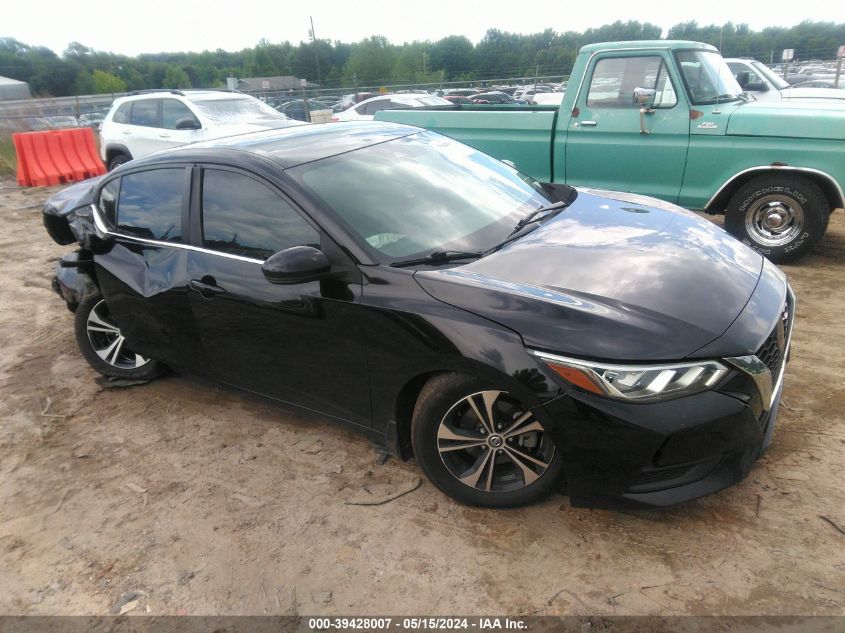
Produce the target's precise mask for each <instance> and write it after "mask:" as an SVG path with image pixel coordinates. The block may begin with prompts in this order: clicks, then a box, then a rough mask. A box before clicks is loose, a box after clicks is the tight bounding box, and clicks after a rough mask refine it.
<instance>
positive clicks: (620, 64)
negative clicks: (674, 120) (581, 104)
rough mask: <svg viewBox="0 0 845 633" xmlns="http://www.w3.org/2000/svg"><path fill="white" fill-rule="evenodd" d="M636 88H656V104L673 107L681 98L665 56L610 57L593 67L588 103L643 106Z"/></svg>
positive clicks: (637, 107) (588, 105)
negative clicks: (637, 97) (678, 96)
mask: <svg viewBox="0 0 845 633" xmlns="http://www.w3.org/2000/svg"><path fill="white" fill-rule="evenodd" d="M635 88H649V89H652V90H654V91H655V98H654V107H656V108H671V107H672V106H674V105H675V104H676V103H677V102H678V98H677V95H676V94H675V90H674V87H673V86H672V81H671V80H670V79H669V75H668V73H667V72H666V64H664V63H663V59H662V58H661V57H658V56H656V55H655V56H636V57H606V58H604V59H600V60H599V61H598V62H596V65H595V67H594V68H593V76H592V79H591V80H590V90H589V92H588V93H587V107H590V108H632V109H634V108H636V109H639V107H640V106H639V105H638V104H636V103H634V89H635Z"/></svg>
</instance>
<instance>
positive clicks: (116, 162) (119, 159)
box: [109, 153, 132, 171]
mask: <svg viewBox="0 0 845 633" xmlns="http://www.w3.org/2000/svg"><path fill="white" fill-rule="evenodd" d="M130 160H132V159H131V158H129V156H127V155H126V154H124V153H120V154H115V155H114V156H112V158H111V160H110V161H109V171H112V170H114V169H117V168H118V167H120V166H121V165H123V164H125V163H128V162H129V161H130Z"/></svg>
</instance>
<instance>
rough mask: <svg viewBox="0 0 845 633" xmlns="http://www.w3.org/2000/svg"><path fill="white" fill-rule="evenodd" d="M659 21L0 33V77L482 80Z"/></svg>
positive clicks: (42, 84)
mask: <svg viewBox="0 0 845 633" xmlns="http://www.w3.org/2000/svg"><path fill="white" fill-rule="evenodd" d="M661 35H662V30H661V28H660V27H658V26H656V25H654V24H650V23H648V22H638V21H629V22H621V21H617V22H614V23H613V24H607V25H604V26H601V27H598V28H591V29H587V30H586V31H584V32H583V33H578V32H575V31H565V32H557V31H554V30H552V29H546V30H545V31H543V32H541V33H532V34H529V35H522V34H517V33H508V32H505V31H500V30H498V29H490V30H488V31H487V33H486V34H485V35H484V37H483V38H482V39H481V41H480V42H478V43H477V44H473V43H472V42H471V41H470V40H469V39H467V38H466V37H464V36H462V35H452V36H449V37H445V38H443V39H441V40H438V41H436V42H430V41H426V42H419V41H415V42H411V43H405V44H393V43H391V42H390V41H389V40H388V39H387V38H386V37H384V36H380V35H374V36H371V37H369V38H367V39H364V40H362V41H360V42H357V43H345V42H339V41H329V40H317V41H314V42H300V43H298V44H292V43H291V42H281V43H273V42H269V41H267V40H262V41H260V42H259V43H258V44H257V45H256V46H254V47H252V48H245V49H243V50H240V51H234V52H229V51H224V50H222V49H217V50H215V51H203V52H201V53H193V52H189V53H155V54H143V55H138V56H136V57H129V56H126V55H117V54H114V53H106V52H102V51H96V50H94V49H92V48H89V47H87V46H84V45H83V44H80V43H78V42H73V43H71V44H70V45H69V46H68V48H67V49H66V50H65V51H64V52H63V53H62V54H61V55H57V54H56V53H54V52H53V51H52V50H50V49H48V48H45V47H40V46H30V45H28V44H25V43H23V42H20V41H18V40H16V39H14V38H11V37H2V38H0V75H2V76H6V77H11V78H13V79H18V80H21V81H26V82H28V83H29V84H30V87H31V89H32V91H33V93H34V94H36V95H38V96H67V95H83V94H97V93H110V92H124V91H126V90H140V89H145V88H192V87H193V88H215V87H221V86H224V85H225V82H226V77H268V76H279V75H293V76H296V77H303V78H306V79H308V80H309V81H310V82H315V83H319V84H320V85H321V87H323V88H325V89H340V88H343V89H349V88H355V87H365V86H379V85H388V84H394V85H395V84H402V83H408V84H415V83H416V84H419V83H436V82H438V81H483V80H491V79H500V78H505V77H534V76H535V75H541V76H542V75H566V74H568V73H569V71H570V70H571V69H572V65H573V62H574V61H575V56H576V55H577V53H578V50H579V49H580V47H581V46H584V45H585V44H591V43H595V42H605V41H623V40H644V39H660V37H661ZM666 37H667V38H668V39H688V40H695V41H700V42H707V43H709V44H713V45H715V46H718V47H720V50H721V51H722V53H723V54H724V55H725V56H730V57H738V56H749V57H756V58H757V59H760V60H761V61H764V62H770V61H775V62H776V61H779V60H780V55H781V50H782V49H784V48H792V49H795V55H796V60H800V59H831V58H832V57H833V55H834V53H835V51H836V49H837V47H838V46H840V45H841V44H845V23H843V24H837V23H833V22H810V21H806V22H802V23H800V24H797V25H795V26H790V27H780V26H774V27H767V28H764V29H762V30H761V31H753V30H751V29H749V27H748V25H746V24H739V25H734V24H732V23H730V22H728V23H727V24H724V25H707V26H701V25H699V24H697V23H696V22H684V23H681V24H677V25H675V26H673V27H672V28H670V29H669V30H668V32H667V33H666Z"/></svg>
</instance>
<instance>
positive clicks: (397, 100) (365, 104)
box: [332, 92, 452, 121]
mask: <svg viewBox="0 0 845 633" xmlns="http://www.w3.org/2000/svg"><path fill="white" fill-rule="evenodd" d="M444 105H452V102H451V101H449V100H448V99H444V98H443V97H437V96H435V95H430V94H428V93H427V92H423V93H417V94H401V95H400V94H394V95H383V96H379V97H373V98H372V99H367V100H366V101H362V102H361V103H359V104H358V105H356V106H354V107H351V108H349V109H348V110H344V111H343V112H338V113H336V114H335V115H334V116H332V121H370V120H372V118H373V115H374V114H375V113H376V112H378V111H379V110H391V109H394V108H430V107H434V106H444Z"/></svg>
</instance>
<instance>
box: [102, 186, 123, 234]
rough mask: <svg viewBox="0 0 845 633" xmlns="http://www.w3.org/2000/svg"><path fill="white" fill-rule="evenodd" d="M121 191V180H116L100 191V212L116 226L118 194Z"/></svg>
mask: <svg viewBox="0 0 845 633" xmlns="http://www.w3.org/2000/svg"><path fill="white" fill-rule="evenodd" d="M119 191H120V178H115V179H114V180H112V181H111V182H110V183H109V184H107V185H106V186H105V187H103V189H102V191H100V205H99V206H100V212H101V213H102V214H103V217H105V218H106V220H108V222H109V224H111V225H112V226H114V223H115V219H116V218H117V193H118V192H119Z"/></svg>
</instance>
